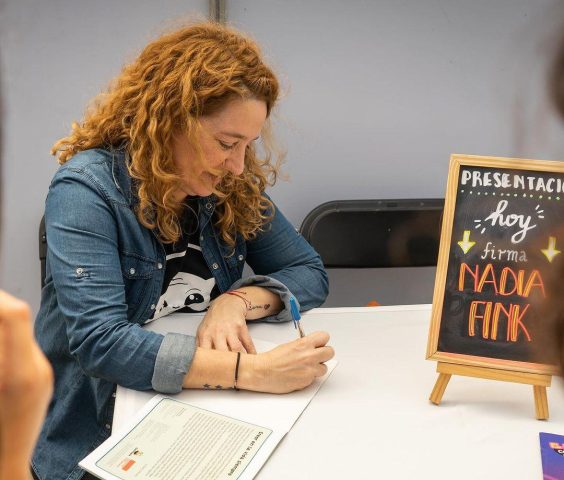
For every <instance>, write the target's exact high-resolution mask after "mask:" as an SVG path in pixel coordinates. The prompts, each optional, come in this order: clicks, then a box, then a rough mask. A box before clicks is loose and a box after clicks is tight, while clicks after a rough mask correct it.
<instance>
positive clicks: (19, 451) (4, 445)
mask: <svg viewBox="0 0 564 480" xmlns="http://www.w3.org/2000/svg"><path fill="white" fill-rule="evenodd" d="M52 390H53V372H52V370H51V366H50V365H49V362H48V361H47V359H46V358H45V356H44V355H43V353H42V352H41V350H40V349H39V347H38V346H37V344H36V343H35V340H34V338H33V329H32V320H31V312H30V310H29V307H28V306H27V305H26V304H25V303H24V302H22V301H20V300H18V299H16V298H14V297H12V296H11V295H9V294H7V293H5V292H3V291H0V479H8V478H10V479H14V480H15V479H20V478H21V479H27V478H28V477H29V462H30V458H31V453H32V451H33V447H34V445H35V441H36V440H37V437H38V435H39V431H40V429H41V423H42V421H43V418H44V417H45V412H46V410H47V405H48V404H49V399H50V398H51V393H52Z"/></svg>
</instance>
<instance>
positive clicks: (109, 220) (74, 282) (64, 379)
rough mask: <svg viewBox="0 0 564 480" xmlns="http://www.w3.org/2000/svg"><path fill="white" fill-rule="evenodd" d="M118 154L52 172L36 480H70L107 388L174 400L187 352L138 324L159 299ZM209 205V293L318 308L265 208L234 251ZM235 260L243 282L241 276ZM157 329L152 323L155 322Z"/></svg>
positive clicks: (289, 232) (315, 258)
mask: <svg viewBox="0 0 564 480" xmlns="http://www.w3.org/2000/svg"><path fill="white" fill-rule="evenodd" d="M136 202H137V198H136V196H135V193H134V191H133V190H132V182H131V178H130V176H129V173H128V170H127V166H126V157H125V154H124V152H123V151H122V150H113V151H107V150H102V149H93V150H87V151H84V152H81V153H79V154H77V155H75V156H74V157H73V158H72V159H71V160H70V161H68V162H67V163H65V164H64V165H63V166H62V167H61V168H59V170H58V172H57V173H56V174H55V177H54V178H53V181H52V182H51V186H50V188H49V193H48V196H47V201H46V210H45V224H46V230H47V243H48V252H47V271H46V284H45V287H44V288H43V291H42V295H41V307H40V310H39V313H38V316H37V319H36V322H35V333H36V337H37V340H38V342H39V344H40V346H41V348H42V349H43V351H44V352H45V354H46V355H47V357H48V358H49V360H50V362H51V364H52V366H53V369H54V372H55V391H54V396H53V399H52V401H51V404H50V405H49V410H48V413H47V418H46V420H45V424H44V426H43V429H42V431H41V434H40V437H39V441H38V443H37V446H36V449H35V452H34V456H33V461H32V467H33V469H34V471H35V473H36V475H37V477H38V478H39V479H41V480H62V479H71V480H75V479H79V478H81V477H82V475H83V473H84V471H83V470H82V469H81V468H80V467H78V465H77V464H78V462H79V461H80V460H81V459H82V458H83V457H84V456H86V455H87V454H88V453H90V452H91V451H92V450H94V449H95V448H96V447H97V446H98V445H100V444H101V443H102V442H103V441H104V440H106V439H107V438H108V437H109V435H110V432H111V424H112V418H113V407H114V401H115V387H116V384H119V385H122V386H124V387H127V388H132V389H136V390H150V389H154V390H156V391H157V392H161V393H167V394H170V393H177V392H179V391H181V389H182V382H183V379H184V377H185V375H186V373H187V372H188V370H189V368H190V365H191V363H192V359H193V356H194V352H195V349H196V346H195V338H194V337H192V336H188V335H181V334H176V333H169V334H167V335H164V336H163V335H160V334H158V333H155V332H150V331H147V330H144V329H142V328H141V326H142V325H143V323H145V321H146V320H147V319H148V318H150V317H151V315H152V312H153V310H154V309H155V305H156V304H157V302H158V299H159V296H160V294H161V288H162V283H163V277H164V271H165V267H166V264H165V263H166V260H165V252H164V249H163V246H162V244H161V243H160V242H159V240H158V239H157V237H156V236H155V234H154V232H153V231H152V230H150V229H147V228H145V227H144V226H143V225H141V224H140V223H139V221H138V220H137V217H136V215H135V212H134V206H135V204H136ZM215 203H216V202H215V197H214V196H209V197H202V198H200V199H199V215H198V216H199V225H200V246H201V248H202V253H203V255H204V259H205V261H206V263H207V265H208V267H209V269H210V271H211V272H212V274H213V276H214V278H215V281H216V284H217V286H218V288H219V290H220V291H221V292H225V291H227V290H229V289H233V288H240V287H243V286H246V285H256V286H263V287H266V288H268V289H270V290H271V291H273V292H275V293H277V294H278V295H280V298H281V300H282V302H283V304H284V308H283V309H282V311H281V312H280V313H279V314H277V315H274V316H271V317H268V318H265V320H266V321H272V322H281V321H287V320H289V319H290V318H291V315H290V306H289V299H290V296H291V295H293V296H295V298H296V299H297V300H298V302H299V304H300V308H301V309H302V310H307V309H310V308H313V307H316V306H318V305H320V304H321V303H322V302H323V301H324V300H325V298H326V296H327V291H328V281H327V275H326V273H325V271H324V269H323V264H322V262H321V259H320V258H319V255H318V254H317V253H316V252H315V251H314V250H313V249H312V248H311V246H310V245H309V244H308V243H307V242H306V241H305V240H304V239H303V238H302V237H301V236H300V235H299V234H298V233H297V232H296V231H295V229H294V228H293V226H292V225H291V224H290V223H289V222H288V221H287V220H286V219H285V218H284V216H283V215H282V214H281V213H280V211H279V210H278V209H277V208H276V207H275V209H274V210H275V215H274V218H273V220H272V221H271V222H270V223H269V224H267V225H266V226H265V227H264V228H263V231H262V232H260V233H259V234H258V236H257V237H256V238H255V239H253V240H251V241H245V240H244V239H243V237H242V236H240V235H238V236H237V239H236V245H235V250H234V252H233V249H232V248H230V247H229V246H227V245H226V244H225V243H224V242H223V241H222V240H221V238H220V236H219V232H218V231H217V229H216V228H215V226H214V224H213V223H214V222H213V219H212V215H213V213H214V209H215ZM245 262H247V263H248V264H249V266H250V267H251V268H252V269H253V271H254V273H255V275H253V276H251V277H248V278H244V279H243V278H241V276H242V272H243V266H244V264H245ZM157 321H158V320H157Z"/></svg>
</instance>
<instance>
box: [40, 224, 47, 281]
mask: <svg viewBox="0 0 564 480" xmlns="http://www.w3.org/2000/svg"><path fill="white" fill-rule="evenodd" d="M46 259H47V233H46V231H45V215H43V217H41V223H40V224H39V261H40V262H41V288H43V286H44V285H45V262H46Z"/></svg>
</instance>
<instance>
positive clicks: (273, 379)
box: [184, 332, 334, 393]
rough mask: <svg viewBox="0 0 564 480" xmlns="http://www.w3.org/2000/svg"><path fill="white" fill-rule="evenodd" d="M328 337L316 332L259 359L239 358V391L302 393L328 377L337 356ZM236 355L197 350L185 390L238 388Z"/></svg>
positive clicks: (262, 354) (258, 357) (251, 357)
mask: <svg viewBox="0 0 564 480" xmlns="http://www.w3.org/2000/svg"><path fill="white" fill-rule="evenodd" d="M328 341H329V335H328V334H327V333H326V332H315V333H312V334H310V335H307V336H305V337H304V338H300V339H298V340H294V341H293V342H290V343H285V344H283V345H280V346H278V347H276V348H274V349H273V350H270V351H268V352H266V353H261V354H258V355H249V354H245V353H242V354H240V355H241V357H240V362H239V369H238V381H237V387H238V388H240V389H244V390H254V391H257V392H270V393H288V392H292V391H294V390H301V389H302V388H305V387H307V386H308V385H310V384H311V383H312V382H313V381H314V380H315V379H316V378H317V377H321V376H323V375H325V373H327V367H326V365H324V362H326V361H328V360H330V359H331V358H333V356H334V351H333V348H332V347H330V346H327V342H328ZM236 363H237V353H235V352H227V351H218V350H208V349H204V348H198V349H197V350H196V355H195V356H194V361H193V362H192V366H191V368H190V371H189V372H188V374H187V375H186V377H185V379H184V388H206V389H217V390H220V389H229V388H233V387H234V384H235V369H236Z"/></svg>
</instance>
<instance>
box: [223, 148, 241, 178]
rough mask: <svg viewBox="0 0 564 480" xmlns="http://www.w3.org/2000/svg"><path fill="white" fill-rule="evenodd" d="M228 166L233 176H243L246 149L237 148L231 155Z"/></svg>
mask: <svg viewBox="0 0 564 480" xmlns="http://www.w3.org/2000/svg"><path fill="white" fill-rule="evenodd" d="M226 166H227V169H228V170H229V171H230V172H231V173H232V174H233V175H241V174H242V173H243V170H244V169H245V148H235V149H234V150H233V151H232V152H231V155H229V159H228V161H227V165H226Z"/></svg>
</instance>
